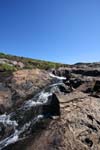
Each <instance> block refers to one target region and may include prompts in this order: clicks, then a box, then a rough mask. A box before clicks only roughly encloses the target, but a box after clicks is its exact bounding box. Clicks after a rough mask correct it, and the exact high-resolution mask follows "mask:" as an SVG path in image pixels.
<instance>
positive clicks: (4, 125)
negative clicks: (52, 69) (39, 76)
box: [0, 73, 66, 150]
mask: <svg viewBox="0 0 100 150" xmlns="http://www.w3.org/2000/svg"><path fill="white" fill-rule="evenodd" d="M50 76H51V77H52V78H55V81H56V83H55V84H52V85H50V86H48V87H47V88H45V89H43V90H42V91H41V92H39V93H38V94H36V95H35V96H34V97H33V98H32V99H30V100H28V101H26V102H25V103H24V104H23V105H22V106H21V107H20V108H18V109H17V110H15V111H14V112H11V113H10V114H6V113H5V114H3V115H0V136H1V135H2V136H1V138H0V150H2V149H3V148H6V147H7V146H8V145H10V144H12V143H15V142H17V141H20V140H22V139H24V138H26V137H27V136H28V135H29V134H30V133H31V128H32V127H34V125H35V124H36V123H38V122H40V121H41V120H42V119H43V118H44V117H45V116H44V115H43V114H42V113H41V108H42V106H43V105H44V104H46V103H47V102H48V98H49V97H50V96H52V94H53V93H54V92H60V90H59V85H62V84H63V82H62V80H65V79H66V78H65V77H58V76H55V75H53V74H51V73H50ZM8 131H9V132H8ZM6 132H7V133H6Z"/></svg>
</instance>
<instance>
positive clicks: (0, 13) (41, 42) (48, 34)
mask: <svg viewBox="0 0 100 150" xmlns="http://www.w3.org/2000/svg"><path fill="white" fill-rule="evenodd" d="M0 52H5V53H9V54H14V55H19V56H26V57H31V58H36V59H43V60H49V61H57V62H62V63H76V62H94V61H100V56H99V55H100V0H0Z"/></svg>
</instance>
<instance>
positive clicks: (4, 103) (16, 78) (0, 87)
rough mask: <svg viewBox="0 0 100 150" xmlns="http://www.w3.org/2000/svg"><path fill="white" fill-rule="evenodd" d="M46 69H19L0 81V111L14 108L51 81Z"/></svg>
mask: <svg viewBox="0 0 100 150" xmlns="http://www.w3.org/2000/svg"><path fill="white" fill-rule="evenodd" d="M51 80H52V79H51V78H50V76H49V74H48V73H47V72H46V71H43V70H39V69H33V70H19V71H15V72H13V74H12V75H11V76H9V77H7V78H4V80H2V82H0V112H1V113H4V112H5V111H7V110H8V109H9V108H12V109H13V108H14V109H15V108H16V107H18V106H19V105H21V104H22V103H23V102H24V101H25V100H27V99H30V98H32V97H33V96H34V94H36V92H38V91H39V90H41V89H42V88H43V87H45V86H47V85H48V84H50V83H51Z"/></svg>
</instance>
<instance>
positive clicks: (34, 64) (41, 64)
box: [0, 53, 67, 71]
mask: <svg viewBox="0 0 100 150" xmlns="http://www.w3.org/2000/svg"><path fill="white" fill-rule="evenodd" d="M0 59H7V60H10V61H16V62H21V63H23V64H24V67H23V68H20V67H19V66H18V65H10V64H8V63H4V64H0V70H2V71H3V70H7V71H14V70H19V69H32V68H39V69H45V70H49V69H51V68H59V67H62V66H67V65H64V64H60V63H54V62H49V61H43V60H36V59H31V58H24V57H18V56H13V55H7V54H4V53H0Z"/></svg>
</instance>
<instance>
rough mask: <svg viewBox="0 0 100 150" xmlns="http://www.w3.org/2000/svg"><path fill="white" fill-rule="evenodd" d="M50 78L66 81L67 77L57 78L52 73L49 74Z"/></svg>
mask: <svg viewBox="0 0 100 150" xmlns="http://www.w3.org/2000/svg"><path fill="white" fill-rule="evenodd" d="M49 75H50V77H53V78H56V79H59V80H66V77H59V76H56V75H54V74H52V73H49Z"/></svg>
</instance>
